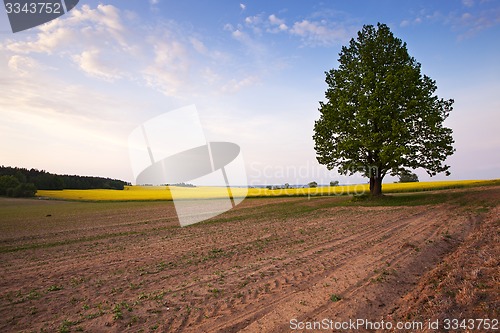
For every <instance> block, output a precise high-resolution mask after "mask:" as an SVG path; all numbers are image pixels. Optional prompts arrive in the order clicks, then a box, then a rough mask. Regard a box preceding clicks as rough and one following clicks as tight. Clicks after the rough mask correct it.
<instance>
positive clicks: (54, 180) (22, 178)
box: [0, 166, 130, 190]
mask: <svg viewBox="0 0 500 333" xmlns="http://www.w3.org/2000/svg"><path fill="white" fill-rule="evenodd" d="M2 176H13V177H15V178H16V179H17V180H18V181H19V183H21V184H30V183H31V184H33V185H34V186H35V187H36V189H37V190H63V189H75V190H88V189H113V190H123V188H124V187H125V185H130V183H127V182H124V181H122V180H117V179H110V178H102V177H89V176H76V175H72V176H70V175H57V174H53V173H49V172H47V171H45V170H37V169H30V170H28V169H25V168H12V167H5V166H0V177H2ZM3 178H4V179H5V177H3Z"/></svg>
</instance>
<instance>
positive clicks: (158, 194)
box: [36, 179, 500, 201]
mask: <svg viewBox="0 0 500 333" xmlns="http://www.w3.org/2000/svg"><path fill="white" fill-rule="evenodd" d="M499 183H500V180H498V179H497V180H458V181H435V182H418V183H388V184H383V186H382V191H383V193H398V192H420V191H431V190H438V189H450V188H462V187H473V186H484V185H495V184H499ZM368 192H369V188H368V184H357V185H342V186H320V187H316V188H289V189H274V190H271V189H267V188H248V189H246V188H232V189H231V194H232V195H233V196H234V197H244V196H245V194H246V196H247V197H283V196H315V195H359V194H364V193H368ZM36 195H37V196H38V197H43V198H51V199H61V200H78V201H154V200H172V199H173V197H172V193H171V190H170V188H169V187H167V186H126V187H125V189H124V190H101V189H99V190H62V191H46V190H39V191H38V192H37V194H36ZM227 195H228V190H227V188H225V187H209V186H206V187H175V199H176V200H177V199H210V198H222V197H226V196H227Z"/></svg>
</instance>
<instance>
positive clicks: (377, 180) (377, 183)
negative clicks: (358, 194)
mask: <svg viewBox="0 0 500 333" xmlns="http://www.w3.org/2000/svg"><path fill="white" fill-rule="evenodd" d="M370 195H371V196H372V197H376V196H380V195H382V177H380V175H372V176H371V177H370Z"/></svg>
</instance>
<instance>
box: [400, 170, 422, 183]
mask: <svg viewBox="0 0 500 333" xmlns="http://www.w3.org/2000/svg"><path fill="white" fill-rule="evenodd" d="M399 182H400V183H415V182H418V176H417V175H416V174H414V173H413V172H411V171H408V170H402V171H400V172H399Z"/></svg>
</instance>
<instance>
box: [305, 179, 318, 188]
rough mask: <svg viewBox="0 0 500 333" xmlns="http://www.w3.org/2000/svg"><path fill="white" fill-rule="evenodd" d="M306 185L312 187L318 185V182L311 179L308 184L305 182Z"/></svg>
mask: <svg viewBox="0 0 500 333" xmlns="http://www.w3.org/2000/svg"><path fill="white" fill-rule="evenodd" d="M307 186H309V187H311V188H313V187H318V183H316V182H315V181H312V182H310V183H309V184H307Z"/></svg>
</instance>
